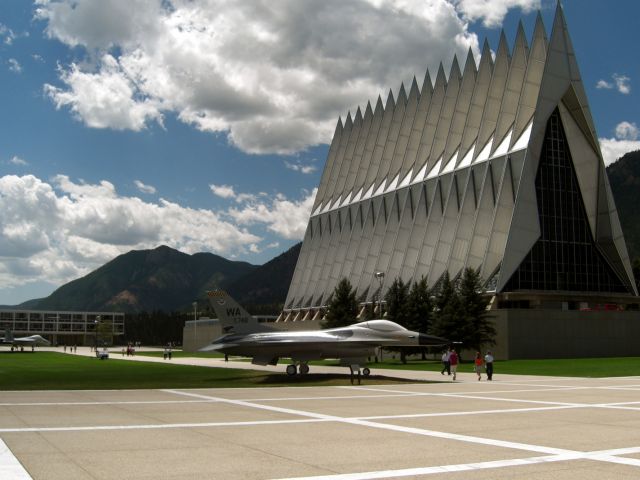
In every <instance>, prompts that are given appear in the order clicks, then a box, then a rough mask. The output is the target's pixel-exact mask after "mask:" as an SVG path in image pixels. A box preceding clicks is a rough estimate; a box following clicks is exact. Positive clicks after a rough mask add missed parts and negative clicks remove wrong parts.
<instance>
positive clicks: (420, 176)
mask: <svg viewBox="0 0 640 480" xmlns="http://www.w3.org/2000/svg"><path fill="white" fill-rule="evenodd" d="M426 173H427V164H426V163H425V164H424V166H423V167H422V168H421V169H420V171H419V172H418V174H417V175H416V177H415V178H414V179H413V182H411V183H412V184H414V183H419V182H421V181H423V180H424V176H425V174H426Z"/></svg>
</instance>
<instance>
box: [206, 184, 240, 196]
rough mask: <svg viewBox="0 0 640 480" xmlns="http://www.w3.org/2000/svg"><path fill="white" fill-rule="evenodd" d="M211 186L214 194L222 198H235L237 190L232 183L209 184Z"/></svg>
mask: <svg viewBox="0 0 640 480" xmlns="http://www.w3.org/2000/svg"><path fill="white" fill-rule="evenodd" d="M209 188H210V189H211V191H212V192H213V194H214V195H216V196H218V197H222V198H235V197H236V192H235V191H234V190H233V187H232V186H230V185H213V184H211V185H209Z"/></svg>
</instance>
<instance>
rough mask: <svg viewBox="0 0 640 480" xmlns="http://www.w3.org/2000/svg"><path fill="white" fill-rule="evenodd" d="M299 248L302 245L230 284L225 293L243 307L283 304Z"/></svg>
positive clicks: (294, 247) (300, 244)
mask: <svg viewBox="0 0 640 480" xmlns="http://www.w3.org/2000/svg"><path fill="white" fill-rule="evenodd" d="M301 248H302V243H298V244H296V245H294V246H293V247H291V248H290V249H289V250H287V251H286V252H284V253H283V254H281V255H278V256H277V257H276V258H274V259H272V260H270V261H268V262H267V263H265V264H264V265H262V266H260V267H258V268H256V269H255V270H253V271H251V272H249V273H248V274H246V275H245V276H243V277H241V278H240V279H238V280H235V281H234V282H231V283H230V284H229V286H228V287H226V290H227V292H229V294H230V295H231V296H232V297H234V298H235V299H236V300H237V301H238V302H240V303H241V304H244V305H266V304H274V303H278V304H280V303H284V301H285V299H286V298H287V291H288V290H289V284H290V283H291V279H292V278H293V271H294V270H295V268H296V262H297V261H298V256H299V255H300V249H301ZM278 313H279V312H278Z"/></svg>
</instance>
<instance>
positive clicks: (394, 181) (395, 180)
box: [384, 174, 400, 193]
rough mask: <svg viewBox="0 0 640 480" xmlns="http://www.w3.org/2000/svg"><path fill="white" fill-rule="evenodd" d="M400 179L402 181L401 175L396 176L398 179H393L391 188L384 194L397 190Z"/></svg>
mask: <svg viewBox="0 0 640 480" xmlns="http://www.w3.org/2000/svg"><path fill="white" fill-rule="evenodd" d="M399 179H400V174H398V175H396V178H394V179H393V181H392V182H391V183H390V184H389V186H388V187H387V189H386V190H385V191H384V193H387V192H391V191H393V190H395V189H396V187H397V186H398V180H399Z"/></svg>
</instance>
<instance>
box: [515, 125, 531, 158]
mask: <svg viewBox="0 0 640 480" xmlns="http://www.w3.org/2000/svg"><path fill="white" fill-rule="evenodd" d="M532 127H533V119H531V121H530V122H529V125H527V128H525V129H524V132H522V135H520V138H519V139H518V141H517V142H516V143H515V144H514V145H513V147H512V148H511V152H517V151H518V150H524V149H525V148H527V146H529V138H531V128H532Z"/></svg>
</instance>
